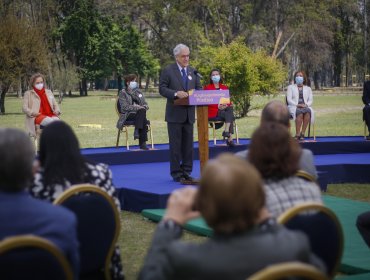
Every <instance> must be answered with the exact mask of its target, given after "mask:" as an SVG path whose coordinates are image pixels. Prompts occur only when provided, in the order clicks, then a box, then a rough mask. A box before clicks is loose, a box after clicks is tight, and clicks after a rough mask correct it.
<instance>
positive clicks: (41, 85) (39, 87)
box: [35, 83, 44, 90]
mask: <svg viewBox="0 0 370 280" xmlns="http://www.w3.org/2000/svg"><path fill="white" fill-rule="evenodd" d="M35 88H36V89H38V90H42V89H43V88H44V84H43V83H41V84H36V85H35Z"/></svg>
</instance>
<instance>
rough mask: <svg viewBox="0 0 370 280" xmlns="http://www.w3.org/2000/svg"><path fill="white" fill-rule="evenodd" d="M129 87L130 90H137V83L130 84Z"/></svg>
mask: <svg viewBox="0 0 370 280" xmlns="http://www.w3.org/2000/svg"><path fill="white" fill-rule="evenodd" d="M129 87H130V88H131V89H135V88H137V82H135V81H132V82H130V85H129Z"/></svg>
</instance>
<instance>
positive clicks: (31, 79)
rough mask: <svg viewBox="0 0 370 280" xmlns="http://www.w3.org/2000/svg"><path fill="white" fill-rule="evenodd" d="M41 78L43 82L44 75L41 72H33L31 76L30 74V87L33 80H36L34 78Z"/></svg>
mask: <svg viewBox="0 0 370 280" xmlns="http://www.w3.org/2000/svg"><path fill="white" fill-rule="evenodd" d="M40 77H41V78H42V80H43V81H44V83H45V77H44V75H42V74H41V73H35V74H33V75H32V76H31V78H30V87H31V88H32V87H33V85H34V83H35V81H36V79H37V78H40Z"/></svg>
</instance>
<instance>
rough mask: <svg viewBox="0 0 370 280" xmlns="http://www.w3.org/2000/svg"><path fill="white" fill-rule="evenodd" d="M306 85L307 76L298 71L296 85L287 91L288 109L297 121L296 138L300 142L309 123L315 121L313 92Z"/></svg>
mask: <svg viewBox="0 0 370 280" xmlns="http://www.w3.org/2000/svg"><path fill="white" fill-rule="evenodd" d="M306 83H307V77H306V74H305V73H304V72H303V71H298V72H296V73H295V74H294V85H289V86H288V90H287V103H288V108H289V112H290V115H291V117H292V118H293V119H295V128H296V134H295V138H296V139H298V140H304V135H305V131H306V128H307V126H308V123H309V122H311V123H313V121H314V114H313V110H312V108H311V105H312V102H313V96H312V90H311V88H310V87H309V86H307V85H306Z"/></svg>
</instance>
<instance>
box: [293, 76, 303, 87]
mask: <svg viewBox="0 0 370 280" xmlns="http://www.w3.org/2000/svg"><path fill="white" fill-rule="evenodd" d="M295 83H296V84H297V85H301V84H303V77H300V76H297V77H295Z"/></svg>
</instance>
